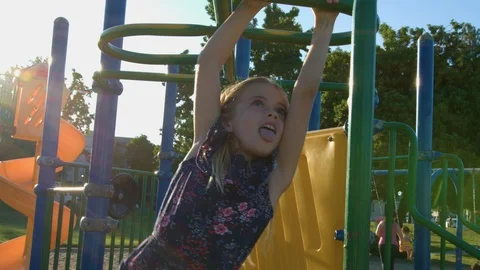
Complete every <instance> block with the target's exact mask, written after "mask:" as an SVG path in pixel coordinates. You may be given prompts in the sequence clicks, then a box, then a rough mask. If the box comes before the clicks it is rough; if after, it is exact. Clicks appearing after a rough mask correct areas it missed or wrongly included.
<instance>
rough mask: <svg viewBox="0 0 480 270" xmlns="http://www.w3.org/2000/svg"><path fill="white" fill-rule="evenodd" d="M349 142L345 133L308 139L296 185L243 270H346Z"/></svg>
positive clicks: (314, 135) (331, 132)
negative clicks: (342, 235) (338, 233)
mask: <svg viewBox="0 0 480 270" xmlns="http://www.w3.org/2000/svg"><path fill="white" fill-rule="evenodd" d="M346 156H347V137H346V135H345V133H344V130H343V128H332V129H324V130H320V131H313V132H309V133H308V134H307V138H306V140H305V145H304V148H303V151H302V154H301V156H300V160H299V163H298V165H297V171H296V174H295V177H294V179H293V183H292V185H291V186H290V187H289V189H288V190H287V191H286V192H285V193H284V194H283V196H282V197H281V199H280V203H279V205H278V206H277V209H276V211H275V217H274V218H273V220H272V222H271V225H270V226H271V227H270V228H267V229H266V230H265V232H264V233H263V235H262V237H261V239H260V240H259V241H258V242H257V245H256V246H255V249H254V250H253V251H252V252H251V253H250V256H249V257H248V259H247V260H246V262H245V263H244V265H243V267H242V269H244V270H254V269H255V270H259V269H269V270H270V269H271V270H274V269H275V270H282V269H285V270H290V269H305V270H317V269H329V270H335V269H342V261H343V242H342V241H337V240H335V239H334V232H335V230H342V229H343V227H344V213H345V180H346Z"/></svg>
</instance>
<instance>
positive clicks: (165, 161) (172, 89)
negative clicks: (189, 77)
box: [156, 65, 180, 214]
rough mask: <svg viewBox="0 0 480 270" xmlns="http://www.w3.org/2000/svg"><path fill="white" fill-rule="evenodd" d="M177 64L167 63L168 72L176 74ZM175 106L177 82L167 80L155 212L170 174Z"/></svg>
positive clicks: (159, 205) (158, 208)
mask: <svg viewBox="0 0 480 270" xmlns="http://www.w3.org/2000/svg"><path fill="white" fill-rule="evenodd" d="M179 69H180V67H179V66H178V65H169V66H168V73H169V74H178V72H179ZM176 108H177V83H174V82H167V86H166V93H165V110H164V112H163V127H162V145H161V149H160V153H159V155H160V165H159V168H158V179H159V184H158V189H157V201H156V206H157V208H156V212H157V214H158V211H159V210H160V207H161V206H162V202H163V198H164V196H165V193H166V192H167V189H168V186H169V185H170V180H171V178H172V177H171V176H172V158H173V156H171V155H170V154H171V153H173V138H174V136H175V110H176Z"/></svg>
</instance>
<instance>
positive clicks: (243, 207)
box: [238, 202, 248, 212]
mask: <svg viewBox="0 0 480 270" xmlns="http://www.w3.org/2000/svg"><path fill="white" fill-rule="evenodd" d="M247 208H248V204H247V203H246V202H242V203H241V204H240V205H238V210H240V211H242V212H243V211H245V210H247Z"/></svg>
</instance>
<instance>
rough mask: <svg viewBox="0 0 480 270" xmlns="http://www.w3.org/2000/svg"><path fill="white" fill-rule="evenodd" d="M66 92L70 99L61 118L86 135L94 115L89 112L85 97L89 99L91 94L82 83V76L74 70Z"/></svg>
mask: <svg viewBox="0 0 480 270" xmlns="http://www.w3.org/2000/svg"><path fill="white" fill-rule="evenodd" d="M68 90H70V97H69V99H68V101H67V103H66V104H65V107H64V108H63V110H62V117H63V118H64V119H65V120H67V121H68V122H70V123H71V124H72V125H73V126H75V127H76V128H77V129H78V130H80V131H81V132H82V133H83V134H85V135H87V134H88V133H89V132H90V125H91V124H92V122H93V119H94V114H91V113H90V111H89V109H90V104H89V103H88V102H87V101H86V97H88V98H91V92H90V91H89V89H88V87H87V86H86V85H85V83H84V82H83V76H82V74H80V73H78V72H77V71H76V70H75V69H73V70H72V82H71V84H70V87H68Z"/></svg>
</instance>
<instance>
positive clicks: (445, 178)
mask: <svg viewBox="0 0 480 270" xmlns="http://www.w3.org/2000/svg"><path fill="white" fill-rule="evenodd" d="M442 176H443V177H442V192H441V194H442V197H441V198H442V199H441V200H442V203H441V212H440V223H441V224H440V226H441V227H442V229H444V230H445V221H446V218H447V184H448V160H446V159H444V160H443V175H442ZM445 252H446V241H445V238H444V237H441V240H440V269H441V270H444V269H445Z"/></svg>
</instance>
